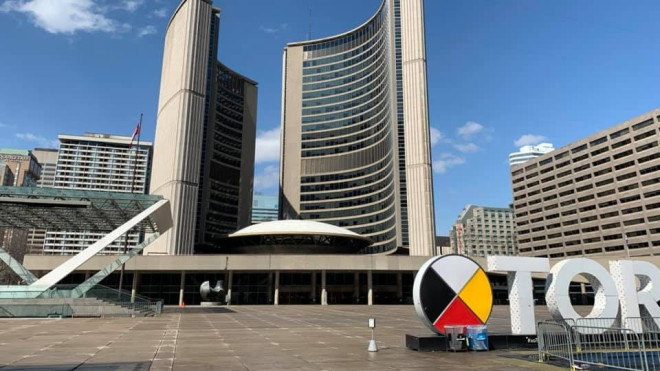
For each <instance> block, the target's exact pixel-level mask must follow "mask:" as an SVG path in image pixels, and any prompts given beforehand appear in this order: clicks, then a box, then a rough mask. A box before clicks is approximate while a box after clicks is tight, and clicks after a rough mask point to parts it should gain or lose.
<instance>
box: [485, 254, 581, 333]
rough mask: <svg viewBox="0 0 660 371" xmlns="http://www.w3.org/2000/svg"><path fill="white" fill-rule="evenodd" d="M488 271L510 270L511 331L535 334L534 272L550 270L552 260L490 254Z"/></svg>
mask: <svg viewBox="0 0 660 371" xmlns="http://www.w3.org/2000/svg"><path fill="white" fill-rule="evenodd" d="M488 271H489V272H495V271H505V272H508V273H507V281H508V286H509V311H510V313H511V332H512V333H514V334H520V335H530V334H535V333H536V323H535V319H534V287H533V285H532V272H548V271H550V261H549V260H548V259H547V258H527V257H517V256H516V257H514V256H489V257H488ZM569 282H570V281H569Z"/></svg>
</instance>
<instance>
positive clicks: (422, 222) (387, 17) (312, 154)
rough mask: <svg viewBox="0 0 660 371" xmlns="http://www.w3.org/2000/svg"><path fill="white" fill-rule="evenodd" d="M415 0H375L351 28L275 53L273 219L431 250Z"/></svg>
mask: <svg viewBox="0 0 660 371" xmlns="http://www.w3.org/2000/svg"><path fill="white" fill-rule="evenodd" d="M424 49H425V46H424V14H423V6H422V1H421V0H384V1H383V3H382V4H381V5H380V7H379V9H378V11H377V12H376V14H375V15H374V16H373V17H371V19H369V20H368V21H367V22H365V23H364V24H362V25H361V26H359V27H357V28H355V29H353V30H351V31H348V32H346V33H342V34H339V35H336V36H331V37H327V38H323V39H318V40H312V41H304V42H295V43H290V44H288V45H287V47H286V48H285V50H284V76H283V102H282V112H283V119H282V164H281V170H280V171H281V176H280V184H281V191H280V192H281V194H280V198H281V201H280V214H281V218H282V219H299V218H300V219H313V220H318V221H323V222H326V223H330V224H334V225H337V226H340V227H345V228H348V229H350V230H352V231H353V232H356V233H359V234H361V235H363V236H367V237H370V238H371V239H373V240H374V242H375V243H374V245H373V246H372V247H371V249H370V250H369V251H368V252H382V251H388V250H393V249H395V248H396V247H397V246H404V247H408V246H410V254H411V255H432V254H433V250H434V247H435V226H434V222H433V220H434V215H433V192H432V190H433V186H432V176H431V156H430V153H431V152H430V141H429V121H428V107H427V105H428V103H427V89H426V57H425V50H424Z"/></svg>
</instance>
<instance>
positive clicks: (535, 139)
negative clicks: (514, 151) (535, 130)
mask: <svg viewBox="0 0 660 371" xmlns="http://www.w3.org/2000/svg"><path fill="white" fill-rule="evenodd" d="M544 140H548V138H547V137H546V136H544V135H537V134H524V135H521V136H520V138H518V139H516V140H515V141H514V142H513V144H514V145H515V146H516V147H522V146H533V145H535V144H539V143H541V142H543V141H544Z"/></svg>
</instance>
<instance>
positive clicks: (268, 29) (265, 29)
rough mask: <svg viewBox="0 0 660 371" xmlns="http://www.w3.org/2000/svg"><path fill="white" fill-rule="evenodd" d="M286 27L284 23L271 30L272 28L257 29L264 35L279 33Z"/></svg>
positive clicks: (261, 27) (260, 27)
mask: <svg viewBox="0 0 660 371" xmlns="http://www.w3.org/2000/svg"><path fill="white" fill-rule="evenodd" d="M287 26H288V25H287V24H286V23H282V24H281V25H279V27H275V28H273V27H266V26H259V29H260V30H261V31H263V32H265V33H278V32H280V31H283V30H285V29H286V28H287Z"/></svg>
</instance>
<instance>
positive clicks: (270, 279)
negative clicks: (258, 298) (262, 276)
mask: <svg viewBox="0 0 660 371" xmlns="http://www.w3.org/2000/svg"><path fill="white" fill-rule="evenodd" d="M268 302H269V303H272V302H273V274H272V273H271V272H268Z"/></svg>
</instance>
